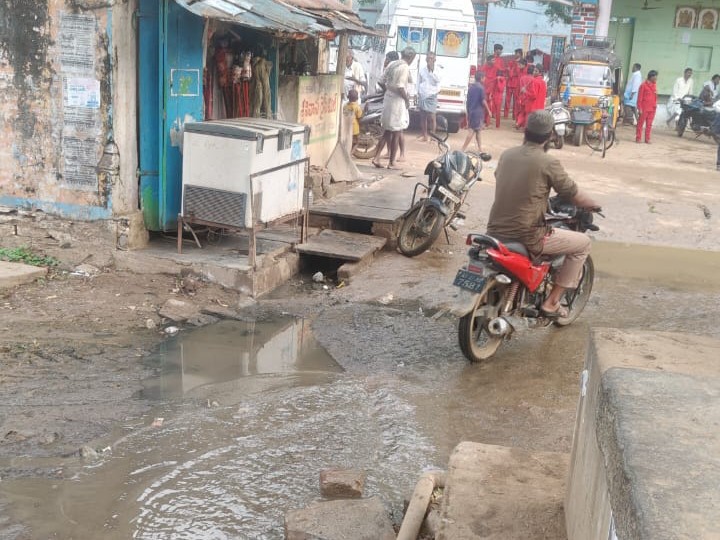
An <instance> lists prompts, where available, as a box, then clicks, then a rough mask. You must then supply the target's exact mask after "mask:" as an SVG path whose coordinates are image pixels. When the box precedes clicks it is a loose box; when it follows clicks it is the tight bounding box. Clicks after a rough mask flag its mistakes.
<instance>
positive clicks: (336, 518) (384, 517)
mask: <svg viewBox="0 0 720 540" xmlns="http://www.w3.org/2000/svg"><path fill="white" fill-rule="evenodd" d="M285 538H286V540H350V539H352V540H394V539H395V531H394V529H393V527H392V522H391V521H390V518H389V516H388V512H387V510H386V509H385V507H384V506H383V504H382V502H381V501H380V499H378V498H377V497H373V498H370V499H348V500H340V501H328V502H318V503H315V504H312V505H310V506H308V507H307V508H303V509H301V510H291V511H290V512H288V513H287V514H286V515H285Z"/></svg>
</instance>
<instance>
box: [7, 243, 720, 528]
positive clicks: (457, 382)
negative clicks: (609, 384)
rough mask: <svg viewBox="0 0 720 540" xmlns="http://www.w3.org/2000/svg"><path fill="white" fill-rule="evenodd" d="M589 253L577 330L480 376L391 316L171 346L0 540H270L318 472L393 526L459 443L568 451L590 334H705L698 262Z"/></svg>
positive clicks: (502, 355)
mask: <svg viewBox="0 0 720 540" xmlns="http://www.w3.org/2000/svg"><path fill="white" fill-rule="evenodd" d="M624 249H634V248H632V247H626V248H624ZM654 249H659V248H654ZM595 251H596V265H597V266H598V267H600V268H605V269H606V270H607V271H605V272H603V271H600V272H599V274H598V277H597V278H596V282H595V288H594V292H593V296H592V297H591V299H590V303H589V304H588V307H587V308H586V311H585V313H584V314H583V316H582V317H581V318H580V320H579V321H578V322H577V323H576V324H574V325H573V326H571V327H568V328H564V329H557V328H548V329H545V330H537V331H532V332H529V333H527V334H522V335H518V336H514V337H513V339H512V340H511V341H510V342H508V343H505V344H504V345H503V347H501V349H500V351H499V352H498V353H497V355H496V356H495V357H493V358H492V359H490V360H489V361H487V362H484V363H482V364H475V365H473V364H468V363H467V362H466V361H465V360H464V358H463V357H462V354H461V353H460V350H459V348H458V347H457V344H456V333H455V332H456V321H455V320H453V319H452V318H449V317H447V316H440V317H437V318H436V317H433V313H432V312H430V311H428V310H427V309H426V310H425V311H423V309H422V307H420V306H418V305H414V306H411V305H410V304H408V303H398V304H397V305H387V306H385V305H380V304H377V303H372V302H368V303H354V302H344V303H343V302H337V303H330V304H328V305H325V306H324V307H323V308H322V309H321V310H320V312H319V313H317V310H316V313H317V314H316V316H314V318H312V320H311V319H310V318H307V319H301V318H293V317H288V316H282V315H280V314H279V313H278V315H277V316H275V317H272V318H270V319H268V320H267V321H266V322H258V323H241V322H229V321H226V322H222V323H219V324H216V325H213V326H210V327H205V328H202V329H197V330H194V331H188V332H183V333H181V334H180V335H179V336H177V337H176V338H174V339H172V340H170V341H168V342H167V343H165V344H164V345H163V347H162V348H161V349H160V350H159V351H158V353H157V355H156V356H155V357H154V359H153V360H152V362H153V363H154V364H153V365H154V366H155V367H156V368H157V370H158V376H157V377H155V378H153V379H150V380H148V381H147V382H146V384H145V387H144V390H143V391H142V392H141V393H140V394H139V395H138V396H137V399H139V400H150V401H151V402H153V403H154V404H155V405H154V408H153V410H152V412H151V413H150V414H148V415H146V416H145V417H142V418H128V419H127V421H126V422H125V423H124V424H123V425H119V426H117V428H116V429H115V431H114V433H113V434H112V435H111V436H110V437H108V438H106V439H103V440H101V441H95V442H94V443H93V444H92V446H93V447H97V448H100V449H106V450H105V451H103V452H101V453H100V454H99V456H98V459H97V460H95V461H82V460H80V459H79V458H77V457H71V458H57V459H51V458H49V459H45V460H44V461H43V466H44V467H46V468H47V467H48V466H50V465H52V464H53V463H54V465H55V467H56V471H57V474H56V477H55V478H16V479H12V478H11V479H6V480H3V481H2V482H0V492H1V493H2V495H3V500H4V501H5V502H7V503H9V507H8V508H7V509H6V510H7V512H8V513H7V514H6V515H8V516H10V517H11V519H10V520H9V521H8V522H6V527H5V532H4V533H3V537H7V538H53V537H55V538H141V539H156V538H157V539H160V538H163V539H164V538H169V537H172V538H208V539H209V538H213V539H215V538H252V539H255V538H268V539H275V538H283V528H282V524H283V515H284V513H285V511H286V510H288V509H292V508H299V507H302V506H305V505H306V504H308V503H309V502H312V501H314V500H317V499H319V489H318V476H319V472H320V470H321V469H323V468H327V467H353V468H360V469H364V470H366V471H367V472H368V480H367V484H366V494H367V495H374V494H377V495H379V496H380V497H381V498H382V499H383V500H384V501H386V502H387V503H388V506H389V508H390V509H391V510H392V511H393V513H394V516H395V518H396V520H399V519H400V515H401V514H400V512H401V509H402V500H403V498H404V497H407V496H408V495H409V493H410V491H411V489H412V487H413V485H414V483H415V481H416V479H417V477H418V476H419V474H420V473H421V472H422V471H423V469H426V468H431V467H440V468H444V467H445V466H446V463H447V458H448V455H449V453H450V452H451V450H452V448H453V447H454V446H455V445H456V444H457V443H458V442H460V441H463V440H473V441H478V442H484V443H490V444H501V445H505V446H515V447H521V448H527V449H536V450H544V451H560V452H568V451H569V450H570V445H571V437H572V426H573V420H574V415H575V407H576V403H577V385H578V375H579V372H580V370H581V369H582V363H583V359H584V354H585V350H586V348H587V344H588V336H589V332H590V327H589V323H590V322H592V324H593V326H598V327H600V326H610V327H621V328H642V329H646V330H662V331H683V332H689V333H698V334H704V335H710V336H716V337H720V332H719V331H718V327H717V306H718V305H720V284H718V279H719V278H718V277H717V275H715V274H713V275H710V272H709V268H710V267H712V265H713V264H716V263H714V262H713V261H715V260H716V259H714V258H713V257H712V255H713V254H708V253H707V252H681V251H680V250H676V251H673V250H659V255H657V257H659V258H658V259H657V260H656V262H655V264H653V265H652V266H651V267H648V266H646V267H645V269H644V270H643V269H642V266H640V267H638V268H636V269H635V270H633V264H630V263H628V260H629V259H628V258H627V257H625V256H624V255H625V254H626V252H623V248H622V247H617V246H614V247H612V248H606V249H605V250H603V249H602V248H600V249H597V250H595ZM653 253H654V252H653V251H648V252H644V254H643V257H642V258H644V259H645V260H646V262H647V261H651V260H653V259H652V258H653ZM598 259H599V260H603V261H604V263H603V264H597V260H598ZM669 261H671V262H669ZM672 261H674V262H672ZM623 265H624V266H623ZM708 265H709V266H708ZM648 268H652V269H653V270H652V271H650V270H648ZM636 270H637V272H636ZM618 274H621V275H624V276H629V277H618ZM636 274H637V275H636ZM293 301H294V302H296V303H298V304H302V303H303V302H305V306H306V307H305V309H306V310H307V311H312V306H313V304H316V301H315V300H314V299H313V296H312V295H311V294H310V295H308V296H307V297H306V298H304V299H303V298H296V299H294V300H293ZM159 418H162V419H163V420H162V422H160V421H159V420H158V419H159ZM153 424H155V426H156V427H153ZM20 461H22V460H20ZM16 464H17V463H16ZM4 465H5V466H12V465H13V464H4ZM32 465H33V464H32V463H25V464H24V466H28V467H31V466H32ZM0 531H2V528H0Z"/></svg>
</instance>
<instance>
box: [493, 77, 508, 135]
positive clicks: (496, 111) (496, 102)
mask: <svg viewBox="0 0 720 540" xmlns="http://www.w3.org/2000/svg"><path fill="white" fill-rule="evenodd" d="M506 84H507V79H506V77H505V71H503V70H502V69H500V70H498V72H497V77H495V91H494V92H493V96H492V114H493V116H494V117H495V127H496V128H499V127H500V109H501V108H502V101H503V93H504V92H505V86H506Z"/></svg>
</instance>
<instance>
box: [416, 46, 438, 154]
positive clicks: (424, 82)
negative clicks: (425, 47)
mask: <svg viewBox="0 0 720 540" xmlns="http://www.w3.org/2000/svg"><path fill="white" fill-rule="evenodd" d="M426 61H427V65H426V66H423V67H421V68H420V72H419V73H418V109H420V129H421V130H422V135H421V136H420V140H421V141H427V140H428V131H430V132H433V131H435V113H436V112H437V105H438V102H437V97H438V94H439V93H440V76H439V75H438V74H437V73H436V70H435V53H434V52H429V53H427V57H426Z"/></svg>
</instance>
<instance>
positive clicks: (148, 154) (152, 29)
mask: <svg viewBox="0 0 720 540" xmlns="http://www.w3.org/2000/svg"><path fill="white" fill-rule="evenodd" d="M137 23H138V133H139V142H138V152H139V160H140V170H139V177H140V208H141V209H142V212H143V217H144V220H145V227H146V228H147V229H149V230H151V231H158V230H160V229H161V227H160V196H159V192H160V180H159V177H160V176H159V175H160V126H161V118H162V117H161V115H160V94H161V86H159V85H161V79H160V57H161V49H160V3H158V1H157V0H140V4H139V9H138V13H137Z"/></svg>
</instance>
